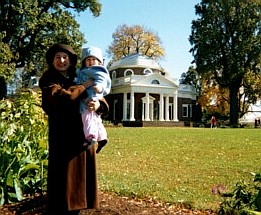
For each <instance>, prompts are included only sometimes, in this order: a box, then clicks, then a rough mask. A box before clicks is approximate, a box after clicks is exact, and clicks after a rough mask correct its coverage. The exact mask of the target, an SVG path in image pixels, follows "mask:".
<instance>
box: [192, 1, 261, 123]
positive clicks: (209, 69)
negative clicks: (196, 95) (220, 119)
mask: <svg viewBox="0 0 261 215" xmlns="http://www.w3.org/2000/svg"><path fill="white" fill-rule="evenodd" d="M195 9H196V14H197V15H199V16H200V18H198V19H197V20H193V22H192V33H191V35H190V38H189V40H190V43H191V45H192V48H191V50H190V51H191V52H192V55H193V56H194V62H195V64H196V65H197V71H198V73H199V74H200V75H201V76H202V77H204V75H206V74H211V76H213V77H214V79H215V81H216V82H217V83H218V84H219V85H220V87H222V88H226V87H227V88H228V89H229V102H230V124H231V125H232V126H236V125H237V124H238V117H239V111H240V96H239V89H240V87H241V85H242V84H243V82H244V80H245V78H246V76H245V74H246V73H247V72H248V71H251V72H253V73H254V74H258V73H260V62H261V46H260V44H261V2H260V1H259V0H248V1H245V0H215V1H209V0H202V2H201V3H200V4H197V5H196V6H195Z"/></svg>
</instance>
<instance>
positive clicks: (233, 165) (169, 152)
mask: <svg viewBox="0 0 261 215" xmlns="http://www.w3.org/2000/svg"><path fill="white" fill-rule="evenodd" d="M107 131H108V136H109V143H108V144H107V146H106V148H104V149H103V150H102V151H101V152H100V154H98V167H99V170H98V171H99V185H100V189H101V190H104V191H110V192H115V193H117V194H119V195H123V196H135V197H138V198H153V199H156V200H159V201H162V202H165V203H173V204H175V203H184V204H188V205H190V206H191V207H193V208H195V209H212V210H216V209H217V208H218V205H219V203H220V201H221V198H220V197H219V196H217V195H213V194H212V188H213V187H214V186H217V185H224V186H225V188H226V189H227V190H228V191H231V190H232V189H233V188H234V187H235V184H236V183H237V182H238V181H240V180H245V181H248V180H251V179H252V177H251V172H258V171H260V169H261V168H260V164H261V162H260V161H261V143H260V139H261V138H260V137H261V130H260V129H230V128H226V129H207V128H177V127H171V128H170V127H169V128H158V127H155V128H146V127H142V128H127V127H120V128H111V127H110V128H107Z"/></svg>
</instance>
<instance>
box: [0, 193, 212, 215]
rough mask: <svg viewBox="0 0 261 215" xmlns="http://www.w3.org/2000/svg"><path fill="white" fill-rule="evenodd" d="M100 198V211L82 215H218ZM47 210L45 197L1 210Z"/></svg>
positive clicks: (23, 214)
mask: <svg viewBox="0 0 261 215" xmlns="http://www.w3.org/2000/svg"><path fill="white" fill-rule="evenodd" d="M99 196H100V209H99V210H83V211H81V215H101V214H102V215H163V214H164V215H165V214H174V215H192V214H195V215H216V213H214V212H212V211H193V210H190V209H186V208H183V207H179V206H173V205H166V204H165V205H164V204H162V203H159V202H156V201H153V200H148V199H146V200H139V199H131V198H127V197H120V196H117V195H115V194H109V193H103V192H100V195H99ZM45 209H46V206H45V197H37V198H35V199H28V200H26V201H23V202H21V203H19V204H10V205H5V206H4V207H1V208H0V215H44V214H45V213H44V212H45Z"/></svg>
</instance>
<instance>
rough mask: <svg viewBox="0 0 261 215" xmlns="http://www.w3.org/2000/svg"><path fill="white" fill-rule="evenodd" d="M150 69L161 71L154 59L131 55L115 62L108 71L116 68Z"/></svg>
mask: <svg viewBox="0 0 261 215" xmlns="http://www.w3.org/2000/svg"><path fill="white" fill-rule="evenodd" d="M133 67H135V68H138V67H140V68H150V69H157V70H160V71H163V68H162V67H161V66H160V65H159V64H158V63H157V62H156V60H155V59H153V58H149V57H148V56H145V55H141V54H131V55H128V56H126V57H124V58H121V59H120V60H118V61H115V62H114V63H112V65H111V66H110V68H109V70H114V69H118V68H133Z"/></svg>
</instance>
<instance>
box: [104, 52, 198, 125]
mask: <svg viewBox="0 0 261 215" xmlns="http://www.w3.org/2000/svg"><path fill="white" fill-rule="evenodd" d="M108 69H109V72H110V76H111V79H112V88H111V92H110V94H109V95H108V96H106V99H107V101H108V103H109V105H110V113H109V116H108V118H109V120H110V121H113V122H114V123H122V124H123V125H125V126H153V125H162V124H170V125H173V126H175V125H177V126H178V125H184V121H191V119H192V106H193V105H195V104H196V95H197V94H196V91H195V89H194V88H193V87H192V86H187V85H180V86H179V85H178V84H177V83H175V82H174V80H172V79H170V78H168V77H166V76H165V72H164V69H163V68H162V67H161V66H160V65H159V64H158V63H157V62H156V61H155V60H154V59H152V58H149V57H147V56H144V55H141V54H132V55H129V56H127V57H124V58H122V59H120V60H118V61H116V62H114V63H113V64H112V65H111V66H110V67H109V68H108Z"/></svg>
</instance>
